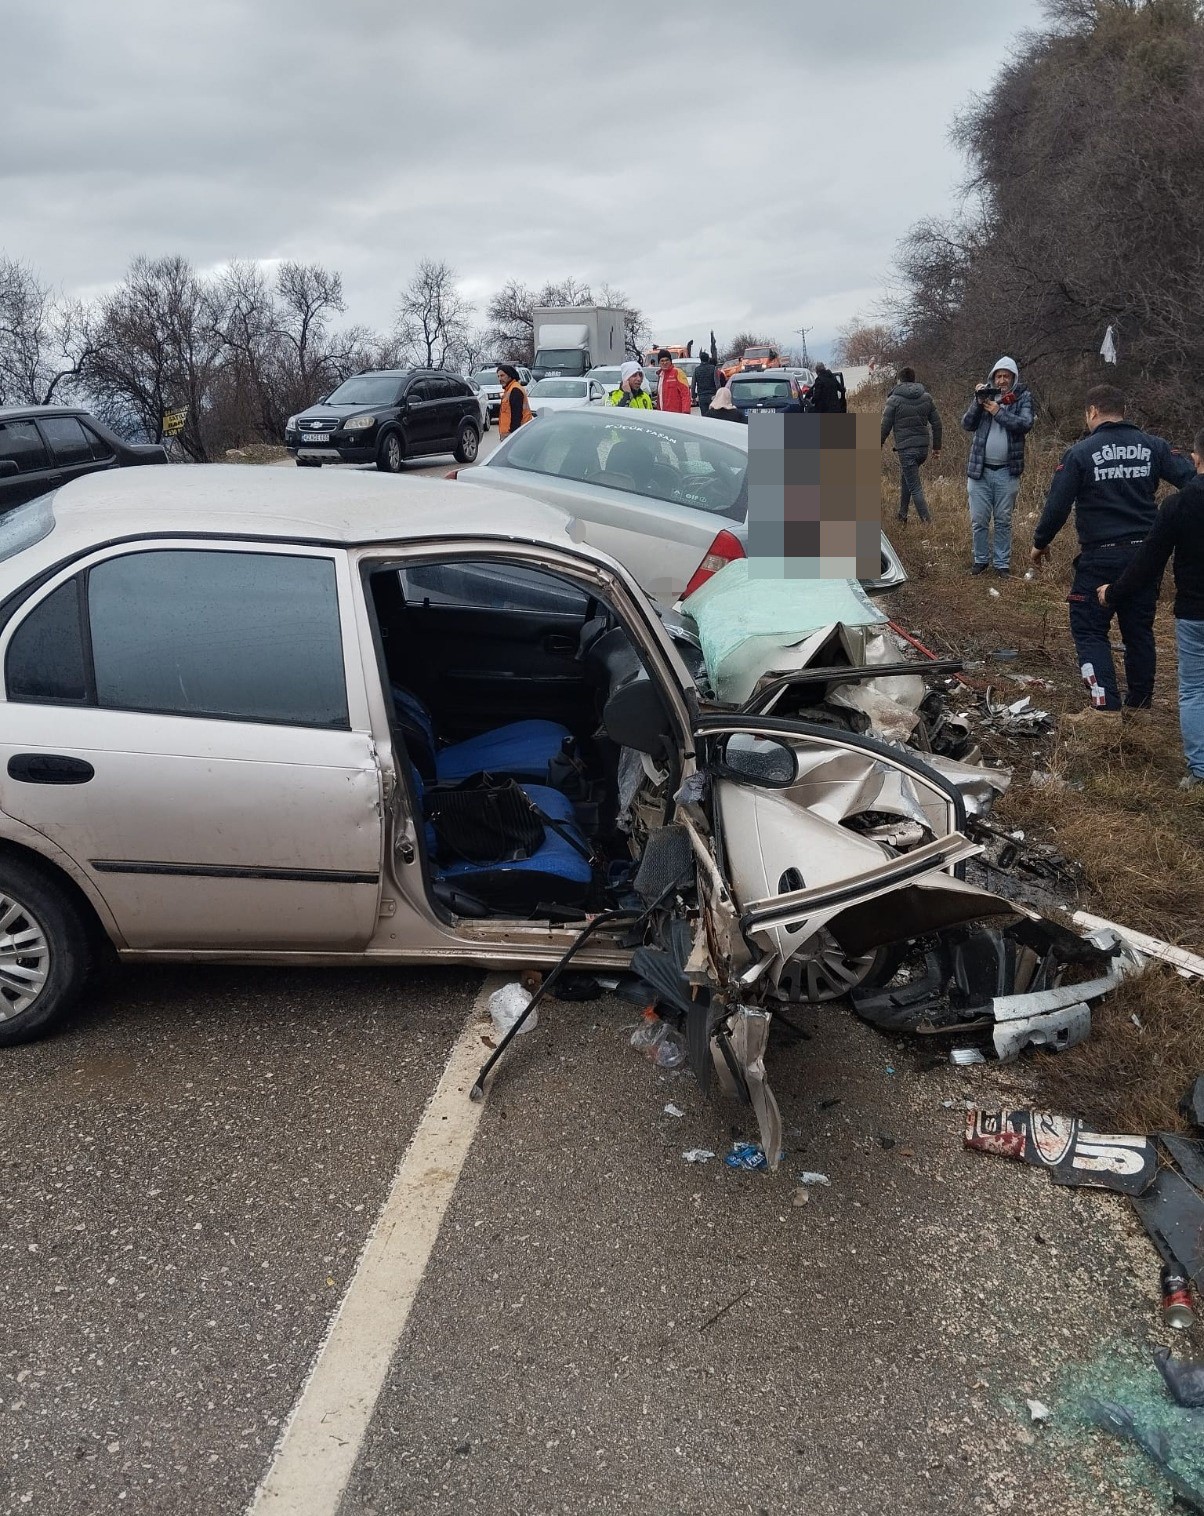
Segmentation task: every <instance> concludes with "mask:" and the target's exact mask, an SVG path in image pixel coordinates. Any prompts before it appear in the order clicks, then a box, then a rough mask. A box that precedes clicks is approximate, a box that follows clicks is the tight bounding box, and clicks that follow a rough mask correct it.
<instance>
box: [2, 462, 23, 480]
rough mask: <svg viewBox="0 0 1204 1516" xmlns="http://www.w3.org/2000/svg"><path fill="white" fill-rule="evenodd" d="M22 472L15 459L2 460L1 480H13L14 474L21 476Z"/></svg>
mask: <svg viewBox="0 0 1204 1516" xmlns="http://www.w3.org/2000/svg"><path fill="white" fill-rule="evenodd" d="M20 472H21V470H20V469H19V468H18V467H17V465H16V462H15V460H14V459H12V458H0V479H11V478H12V477H13V475H14V474H19V473H20Z"/></svg>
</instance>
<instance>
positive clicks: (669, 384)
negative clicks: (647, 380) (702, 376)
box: [656, 347, 690, 416]
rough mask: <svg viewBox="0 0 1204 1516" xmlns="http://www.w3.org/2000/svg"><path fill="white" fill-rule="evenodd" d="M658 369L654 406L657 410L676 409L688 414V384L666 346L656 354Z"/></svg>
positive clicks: (680, 412) (685, 414) (684, 414)
mask: <svg viewBox="0 0 1204 1516" xmlns="http://www.w3.org/2000/svg"><path fill="white" fill-rule="evenodd" d="M656 366H657V368H658V370H659V373H658V375H657V381H656V408H657V410H658V411H677V412H678V413H679V414H681V415H683V416H688V415H689V414H690V386H689V384H688V383H687V382H686V376H685V375H684V374H683V373H682V371H681V369H679V368H676V367H675V366H674V363H673V359H672V356H671V355H670V354H669V352H668V350H667V349H666V348H663V347H662V348H661V350H660V352H659V353H657V355H656Z"/></svg>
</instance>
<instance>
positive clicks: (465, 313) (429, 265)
mask: <svg viewBox="0 0 1204 1516" xmlns="http://www.w3.org/2000/svg"><path fill="white" fill-rule="evenodd" d="M472 309H473V308H472V305H471V303H470V302H469V301H467V300H465V299H464V297H463V295H462V294H461V293H460V290H459V287H458V285H457V283H456V271H455V269H453V268H452V266H451V265H450V264H449V263H444V262H436V260H435V259H433V258H424V259H423V260H422V261H421V262H420V263H419V265H418V267H417V269H416V270H415V272H414V276H413V278H412V279H411V280H410V282H409V284H407V285H406V287H405V289H404V290H403V291H402V293H401V299H400V300H399V301H398V304H397V335H398V337H399V338H400V339H401V344H402V346H403V347H404V348H405V349H407V350H408V351H409V352H410V353H411V354H412V355H413V361H414V362H415V363H417V364H419V365H420V366H422V367H423V368H446V367H447V366H448V364H449V361H450V362H455V361H456V360H457V359H458V357H459V355H460V353H461V352H462V351H463V348H464V343H465V340H466V338H467V337H468V330H469V327H468V318H469V316H470V315H471V313H472Z"/></svg>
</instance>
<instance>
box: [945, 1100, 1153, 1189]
mask: <svg viewBox="0 0 1204 1516" xmlns="http://www.w3.org/2000/svg"><path fill="white" fill-rule="evenodd" d="M965 1143H966V1146H967V1147H968V1148H976V1149H978V1151H980V1152H983V1153H998V1154H1002V1155H1003V1156H1004V1157H1006V1158H1019V1159H1021V1160H1022V1161H1023V1162H1025V1163H1028V1164H1032V1166H1033V1167H1034V1168H1043V1169H1048V1170H1049V1173H1050V1177H1051V1178H1052V1179H1053V1181H1054V1183H1055V1184H1074V1185H1088V1186H1091V1187H1094V1188H1096V1189H1105V1190H1118V1191H1119V1192H1120V1193H1122V1194H1125V1195H1132V1196H1139V1195H1141V1194H1143V1193H1144V1191H1146V1190H1147V1189H1149V1187H1150V1185H1151V1183H1152V1182H1153V1179H1154V1174H1155V1170H1156V1169H1157V1165H1158V1155H1157V1152H1156V1150H1155V1148H1154V1144H1153V1143H1152V1142H1151V1141H1150V1140H1149V1138H1148V1137H1130V1136H1125V1135H1118V1134H1116V1133H1112V1132H1092V1131H1089V1130H1088V1129H1087V1128H1086V1127H1085V1126H1084V1125H1083V1123H1082V1122H1081V1121H1080V1120H1079V1119H1078V1117H1077V1116H1059V1115H1056V1114H1054V1113H1053V1112H1051V1111H1033V1110H1005V1111H979V1110H973V1111H967V1112H966V1137H965ZM1135 1203H1136V1202H1135Z"/></svg>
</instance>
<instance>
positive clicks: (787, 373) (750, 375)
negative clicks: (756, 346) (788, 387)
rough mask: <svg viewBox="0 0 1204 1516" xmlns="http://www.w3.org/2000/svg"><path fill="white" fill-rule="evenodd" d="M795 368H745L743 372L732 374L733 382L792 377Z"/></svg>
mask: <svg viewBox="0 0 1204 1516" xmlns="http://www.w3.org/2000/svg"><path fill="white" fill-rule="evenodd" d="M794 376H795V370H794V369H789V368H757V369H745V370H744V372H743V373H740V374H733V375H732V379H731V382H732V383H733V384H735V383H737V382H738V381H740V380H746V379H793V378H794Z"/></svg>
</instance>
